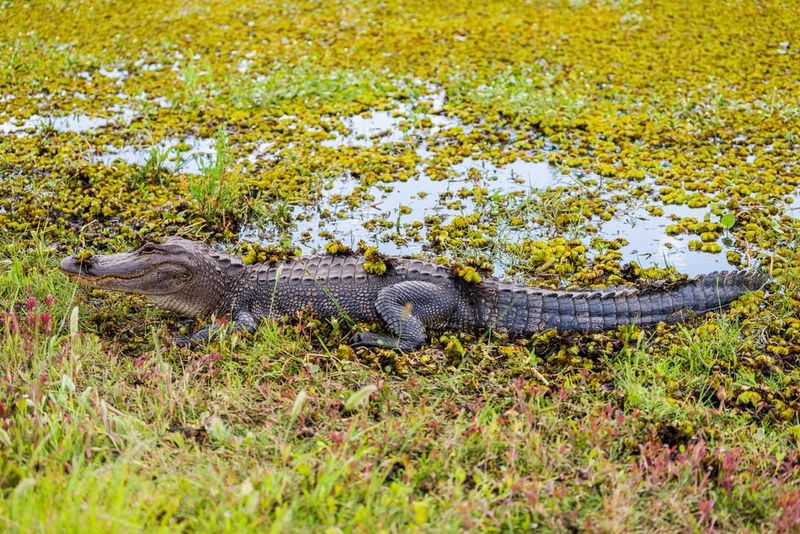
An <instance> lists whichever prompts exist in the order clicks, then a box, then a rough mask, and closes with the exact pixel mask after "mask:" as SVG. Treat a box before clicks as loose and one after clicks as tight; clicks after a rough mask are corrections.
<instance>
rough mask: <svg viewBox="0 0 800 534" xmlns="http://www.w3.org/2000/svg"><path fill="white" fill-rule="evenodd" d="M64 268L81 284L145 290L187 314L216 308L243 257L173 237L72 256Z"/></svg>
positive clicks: (206, 312)
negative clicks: (126, 249)
mask: <svg viewBox="0 0 800 534" xmlns="http://www.w3.org/2000/svg"><path fill="white" fill-rule="evenodd" d="M61 270H62V271H63V272H64V273H66V274H67V276H69V277H70V278H72V279H74V280H76V281H77V282H78V283H80V284H82V285H86V286H89V287H93V288H97V289H104V290H108V291H123V292H126V293H135V294H138V295H145V296H147V297H148V298H149V299H150V301H152V302H153V303H154V304H156V305H158V306H159V307H162V308H166V309H168V310H172V311H176V312H179V313H183V314H186V315H196V316H206V315H210V314H211V313H214V312H216V311H218V310H219V309H220V308H221V307H222V304H223V303H224V300H225V295H226V293H227V290H228V288H229V286H230V283H231V282H232V279H233V278H234V277H235V276H236V275H237V274H240V273H241V270H242V265H241V263H238V264H233V265H232V263H231V258H230V256H228V255H227V254H222V253H217V252H213V251H211V250H210V249H209V248H208V247H207V246H206V245H204V244H202V243H197V242H194V241H190V240H188V239H183V238H181V237H170V238H168V239H166V240H164V241H163V242H162V243H147V244H145V245H144V246H142V247H141V248H139V249H137V250H134V251H132V252H125V253H121V254H111V255H107V256H93V257H91V258H89V259H88V260H85V261H81V260H80V259H79V258H78V257H77V256H69V257H67V258H64V260H63V261H62V262H61Z"/></svg>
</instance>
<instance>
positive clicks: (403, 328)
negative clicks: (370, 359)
mask: <svg viewBox="0 0 800 534" xmlns="http://www.w3.org/2000/svg"><path fill="white" fill-rule="evenodd" d="M456 298H457V296H456V294H455V293H453V292H452V291H448V289H447V288H445V287H442V286H441V285H438V284H432V283H430V282H420V281H416V280H414V281H409V282H400V283H398V284H394V285H391V286H389V287H386V288H384V289H382V290H381V291H380V293H378V298H377V300H376V302H375V309H376V310H377V311H378V314H379V315H380V316H381V319H383V321H384V322H385V323H386V326H387V327H389V330H391V331H392V334H394V336H385V335H380V334H373V333H372V332H358V333H356V334H355V335H354V336H353V339H352V341H351V345H352V346H354V347H383V348H388V349H398V350H412V349H415V348H417V347H419V346H420V345H422V344H423V343H424V342H425V326H426V325H427V326H444V325H445V324H447V322H448V320H449V319H450V318H451V317H452V315H453V313H455V311H456Z"/></svg>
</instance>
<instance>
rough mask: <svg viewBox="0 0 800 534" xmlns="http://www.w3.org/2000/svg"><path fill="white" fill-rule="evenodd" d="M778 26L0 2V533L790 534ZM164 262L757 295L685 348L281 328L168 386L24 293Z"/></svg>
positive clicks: (417, 8)
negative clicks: (189, 242)
mask: <svg viewBox="0 0 800 534" xmlns="http://www.w3.org/2000/svg"><path fill="white" fill-rule="evenodd" d="M798 28H800V14H799V13H798V12H797V10H796V9H795V8H794V6H792V5H791V4H790V3H788V4H784V3H779V2H761V3H750V2H742V3H710V2H709V3H699V2H691V3H686V2H672V1H653V2H645V1H639V0H619V1H601V0H597V1H569V2H566V1H565V2H560V1H549V0H548V1H545V0H542V1H535V2H527V3H520V2H502V1H501V2H490V3H485V4H481V5H475V4H474V3H462V4H459V3H455V4H454V3H453V2H441V3H436V2H433V3H432V2H424V3H423V2H416V1H410V2H396V1H386V2H366V1H364V2H358V1H353V2H321V3H320V2H305V1H299V2H269V3H255V4H254V3H248V2H241V1H229V2H222V1H200V2H192V3H187V2H183V1H180V2H178V1H173V0H165V1H161V2H150V1H144V2H135V3H130V4H126V5H125V6H124V9H123V8H122V7H121V5H120V4H119V3H117V2H110V1H94V2H68V3H64V2H56V1H49V0H43V1H40V2H19V1H16V0H6V1H0V276H2V280H3V284H2V286H0V301H1V302H2V304H3V305H2V307H1V308H0V313H2V315H1V316H0V328H2V330H0V335H1V336H2V345H1V346H0V362H2V363H1V364H0V380H1V381H2V382H3V384H2V386H3V387H2V388H0V390H2V393H1V394H0V459H1V461H0V495H1V496H2V501H1V502H0V522H3V523H4V527H5V528H8V529H11V530H19V531H22V530H28V527H31V526H33V525H39V528H40V530H54V529H56V528H57V525H58V524H59V522H60V521H66V522H70V521H75V520H76V518H77V517H79V516H80V518H81V519H82V520H87V521H90V522H91V525H89V527H87V528H89V529H91V528H94V529H96V530H102V531H107V530H109V529H120V528H123V527H121V526H120V525H140V526H142V527H141V528H147V529H152V528H159V527H160V528H179V529H185V530H223V529H234V530H235V529H241V528H262V527H264V526H267V525H272V526H274V527H275V528H276V529H278V530H281V529H282V528H294V529H296V530H304V529H307V528H313V529H317V530H325V529H328V530H327V531H330V532H336V531H337V530H336V529H342V530H350V529H358V528H362V529H364V530H373V529H384V530H386V531H397V530H406V529H409V528H417V529H419V530H422V531H424V530H438V529H445V530H459V529H481V528H486V529H505V530H521V529H529V528H534V527H537V526H538V527H540V528H545V529H550V530H569V529H572V530H575V529H584V528H595V529H598V530H610V531H618V530H625V529H628V530H630V529H634V528H647V529H648V530H649V529H655V530H668V529H670V528H673V526H674V525H679V527H678V528H683V529H709V530H713V529H720V530H730V529H751V530H784V531H790V530H792V529H794V528H797V525H798V521H800V490H798V488H797V476H798V471H797V470H798V458H797V456H796V453H795V452H793V449H794V448H795V446H796V440H797V439H798V438H800V420H798V415H797V413H798V410H800V395H799V394H798V391H799V390H798V387H799V386H798V383H799V382H798V380H800V371H798V368H797V354H798V353H799V352H800V317H798V311H797V310H798V298H800V297H798V288H800V284H799V283H798V281H799V280H800V278H798V272H800V271H799V269H800V258H799V257H798V256H797V254H796V250H797V244H798V235H800V225H798V218H797V210H798V206H800V204H798V201H797V199H796V197H797V186H798V183H799V182H800V168H798V158H797V154H798V153H800V102H799V101H798V100H799V99H800V92H798V91H797V84H798V59H800V31H799V30H798ZM175 233H177V234H181V235H184V236H189V237H193V238H197V239H204V240H207V241H209V242H213V243H214V244H215V246H219V247H226V248H228V249H229V250H232V251H237V252H239V253H241V254H242V255H243V256H244V257H245V258H246V260H247V262H248V263H250V262H258V261H275V260H277V259H279V258H281V257H286V256H287V255H288V256H291V255H294V254H295V253H297V251H300V252H302V253H312V252H314V253H316V252H325V251H326V249H330V248H334V249H336V250H337V251H340V250H343V249H344V248H350V249H353V250H356V249H359V248H360V249H361V250H362V251H364V252H365V253H366V254H367V259H366V261H367V262H368V263H369V264H370V266H371V267H370V268H372V269H375V270H376V272H377V271H380V269H381V267H382V266H383V268H385V264H384V262H383V260H382V259H381V256H380V253H383V254H419V255H423V256H425V257H428V258H432V259H436V260H437V261H440V262H443V263H447V264H450V265H455V266H457V267H458V269H457V270H458V273H459V275H460V276H461V277H462V278H463V279H464V280H465V283H477V282H478V281H479V280H480V278H481V277H482V276H485V275H486V273H487V272H488V271H491V272H493V273H494V275H496V276H502V277H506V278H512V279H515V280H517V281H520V282H523V283H531V284H538V285H546V286H550V287H570V286H577V285H581V286H594V285H630V284H639V285H642V286H646V285H651V284H659V283H660V284H664V283H670V282H671V281H674V280H676V279H679V278H680V277H681V276H682V275H684V274H689V275H693V274H698V273H701V272H707V271H711V270H718V269H725V268H754V267H757V268H760V269H762V270H765V271H768V272H770V273H772V274H773V275H775V277H776V281H775V282H774V283H773V284H771V285H770V286H768V287H767V288H766V291H764V292H758V293H756V294H753V295H749V296H747V297H746V298H744V299H742V300H741V301H740V302H738V303H737V304H736V305H735V306H734V307H733V308H732V310H731V311H730V313H728V314H726V315H723V316H712V317H707V318H702V319H698V320H695V321H692V322H690V323H689V324H688V325H686V326H685V327H682V326H670V327H659V328H656V329H654V330H649V331H641V330H639V329H637V328H634V327H631V328H620V329H618V330H617V331H614V332H608V333H604V334H593V335H584V336H565V335H560V334H556V333H553V332H548V333H544V334H542V335H540V336H537V337H535V338H534V339H531V340H523V341H516V342H511V341H508V340H505V339H502V338H491V339H486V338H483V339H472V338H471V337H470V336H466V335H462V334H457V333H448V332H442V333H439V334H437V335H436V336H435V337H434V339H433V340H432V342H431V344H430V345H429V346H427V347H426V348H425V349H423V350H420V351H416V352H414V353H411V354H396V353H393V352H388V351H364V350H359V351H353V350H352V349H350V348H348V347H347V346H346V345H345V344H344V342H345V341H346V339H347V335H348V333H349V331H350V325H346V324H340V323H334V324H331V323H329V322H326V321H320V320H319V319H317V318H301V320H300V321H299V322H298V324H296V325H294V326H274V325H265V326H264V327H262V329H261V330H259V332H258V333H257V334H256V336H255V339H254V340H247V341H245V340H241V339H237V338H234V339H222V340H219V341H217V342H215V344H212V345H211V346H209V347H208V348H207V349H206V350H204V351H200V352H195V353H192V352H189V351H186V350H180V349H176V348H174V347H172V346H171V345H170V343H169V339H170V338H171V337H172V336H173V335H174V334H175V333H176V332H178V331H180V330H184V331H186V330H187V329H191V328H192V325H191V324H189V323H187V322H180V321H179V320H178V319H176V318H175V317H173V316H170V315H168V314H162V313H159V312H156V311H153V310H151V309H149V308H147V307H146V306H144V304H143V303H142V302H141V301H140V300H138V299H131V298H127V297H121V296H111V295H104V294H99V293H94V292H90V291H85V290H78V291H76V290H75V289H74V287H73V286H71V285H70V284H69V283H67V282H66V281H65V280H63V279H62V278H61V277H60V274H59V273H57V272H55V271H54V268H55V266H56V264H57V259H58V257H59V256H60V255H61V254H64V253H66V252H75V251H78V250H81V251H83V254H84V255H85V257H87V258H89V257H90V255H91V254H93V253H95V252H108V251H119V250H123V249H127V248H129V247H130V246H132V245H134V244H135V243H138V242H141V241H143V240H146V239H152V238H158V237H161V236H165V235H170V234H175ZM327 251H328V252H330V250H327ZM74 305H77V306H78V308H76V309H77V310H78V311H73V309H74V308H73V306H74ZM154 392H155V393H154ZM151 474H153V476H151ZM65 487H66V488H69V489H68V491H64V490H63V488H65ZM65 495H66V496H67V497H66V498H64V496H65ZM56 501H58V505H54V504H52V503H54V502H56ZM87 503H89V505H87ZM87 506H88V509H90V510H92V513H89V514H88V515H87V512H86V510H87ZM53 510H55V511H53ZM95 510H96V514H95V513H94V511H95ZM223 510H225V513H223ZM43 511H46V512H47V513H44V512H43ZM51 512H52V514H51ZM226 514H227V515H226ZM45 518H47V521H49V523H48V522H47V521H45ZM642 526H643V527H642Z"/></svg>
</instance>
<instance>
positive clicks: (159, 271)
mask: <svg viewBox="0 0 800 534" xmlns="http://www.w3.org/2000/svg"><path fill="white" fill-rule="evenodd" d="M61 270H62V271H63V272H64V274H66V275H67V276H69V277H70V278H72V279H73V280H75V281H76V282H78V283H80V284H82V285H86V286H89V287H94V288H97V289H106V290H110V291H124V292H127V293H137V294H140V295H164V294H169V293H173V292H174V291H176V290H177V289H179V287H180V286H182V285H183V283H184V282H185V281H186V280H187V279H188V278H189V277H190V276H191V273H190V271H189V270H188V269H187V268H186V267H185V266H184V265H182V264H181V263H180V262H173V261H170V260H169V259H168V258H164V257H161V258H156V257H154V256H152V255H148V256H141V255H139V254H137V253H136V252H128V253H123V254H111V255H108V256H94V257H92V258H90V259H89V260H86V261H81V260H79V259H78V257H77V256H69V257H67V258H64V259H63V260H62V262H61Z"/></svg>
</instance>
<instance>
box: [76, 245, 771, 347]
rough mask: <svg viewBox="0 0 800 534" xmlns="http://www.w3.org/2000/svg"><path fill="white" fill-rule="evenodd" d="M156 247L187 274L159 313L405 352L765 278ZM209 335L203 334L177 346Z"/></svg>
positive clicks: (636, 314)
mask: <svg viewBox="0 0 800 534" xmlns="http://www.w3.org/2000/svg"><path fill="white" fill-rule="evenodd" d="M159 247H160V249H161V250H160V251H159V256H158V261H159V262H164V263H166V262H169V261H170V260H169V256H170V255H173V256H174V257H176V258H177V257H180V259H181V262H182V265H187V263H188V265H189V266H190V267H189V268H190V269H191V270H192V271H193V274H194V276H193V277H192V281H191V283H188V284H187V285H186V286H185V287H183V288H182V289H181V290H180V291H177V292H173V293H170V294H166V295H150V298H151V300H152V301H153V302H154V303H155V304H156V305H159V306H161V307H163V308H167V309H170V310H173V311H177V312H179V313H182V314H186V315H197V316H206V317H207V316H210V315H213V314H216V315H217V316H221V315H230V316H231V318H232V320H233V324H234V326H235V328H237V329H242V330H247V331H253V330H255V328H256V327H257V325H258V323H259V322H260V320H261V319H263V318H274V319H279V318H283V317H288V318H292V317H295V316H296V315H297V314H298V312H300V311H306V312H309V313H312V314H315V315H317V316H319V317H349V318H350V319H352V320H354V321H361V322H378V321H382V322H383V323H384V324H385V325H386V327H387V328H388V330H389V331H390V332H391V334H392V335H379V334H373V333H370V332H361V333H358V334H356V336H355V338H354V340H353V344H354V345H356V346H358V345H364V346H384V347H392V348H400V349H404V350H407V349H413V348H415V347H418V346H419V345H421V344H422V343H424V342H425V339H426V330H427V329H443V330H457V331H465V332H475V333H482V332H486V331H491V330H497V331H502V332H507V333H509V334H511V335H514V336H525V335H530V334H532V333H535V332H540V331H543V330H547V329H552V328H554V329H558V330H562V331H578V332H592V331H598V330H602V329H608V328H613V327H615V326H618V325H623V324H638V325H650V324H654V323H657V322H660V321H667V322H674V321H678V320H681V319H684V318H686V317H687V316H691V315H693V314H702V313H705V312H708V311H712V310H716V309H719V308H721V307H724V306H725V305H727V304H729V303H730V302H731V301H733V300H735V299H736V298H738V297H739V296H740V295H741V294H742V293H744V292H746V291H750V290H755V289H758V288H760V287H761V286H762V285H763V284H764V283H765V281H766V280H767V277H766V276H765V275H762V274H758V273H755V272H749V271H731V272H719V273H711V274H708V275H705V276H701V277H699V278H696V279H694V280H690V281H687V282H684V283H682V284H679V285H677V286H673V287H670V288H666V289H648V290H642V289H638V288H606V289H598V290H589V289H587V290H580V291H556V290H552V289H542V288H534V287H526V286H521V285H516V284H511V283H506V282H500V281H497V280H494V279H488V280H485V281H483V282H482V283H481V284H480V285H479V286H474V285H470V284H466V283H464V282H460V281H457V280H456V279H455V278H454V277H453V274H452V272H451V271H450V269H448V268H446V267H443V266H440V265H435V264H432V263H427V262H424V261H420V260H415V259H404V258H391V259H390V264H391V266H392V268H391V269H390V270H389V272H388V273H387V274H386V275H384V276H375V275H371V274H369V273H367V272H366V271H365V270H364V268H363V266H362V264H363V259H361V258H358V257H353V256H315V257H307V258H302V259H298V260H295V261H288V262H284V263H279V264H276V265H267V264H264V265H255V266H247V265H243V264H242V261H241V260H240V259H239V258H235V257H232V256H229V255H227V254H224V253H220V252H216V251H212V250H210V249H209V248H208V247H207V246H206V245H203V244H201V243H196V242H193V241H189V240H186V239H181V238H170V239H168V240H166V241H165V242H164V243H163V244H162V245H159ZM117 256H123V257H126V258H127V256H126V255H117ZM129 256H131V257H132V258H134V259H132V260H131V261H137V262H141V261H148V260H147V258H141V257H139V256H142V254H141V253H139V252H138V251H137V252H134V253H130V254H129ZM187 257H188V258H190V261H187ZM106 258H109V257H106ZM102 259H103V257H100V258H98V260H97V261H98V265H102ZM69 261H70V259H67V260H65V263H68V262H69ZM119 261H120V260H119V259H117V262H119ZM109 263H110V262H109ZM62 268H63V267H62ZM95 287H101V288H102V284H101V283H99V282H98V283H96V284H95ZM123 290H127V289H123ZM132 291H134V292H136V291H135V290H132ZM207 335H208V330H207V329H204V330H201V331H200V332H197V333H195V334H194V335H192V336H190V337H187V338H184V339H183V341H185V342H190V341H193V340H200V339H202V338H204V337H206V336H207Z"/></svg>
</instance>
